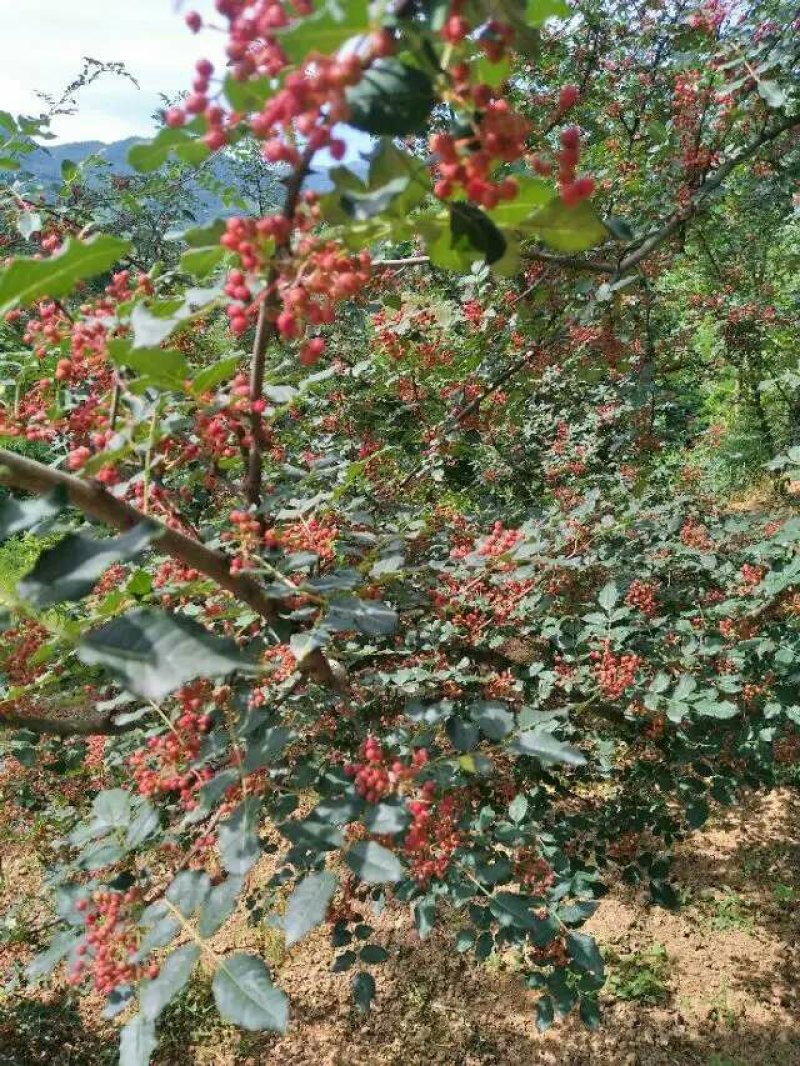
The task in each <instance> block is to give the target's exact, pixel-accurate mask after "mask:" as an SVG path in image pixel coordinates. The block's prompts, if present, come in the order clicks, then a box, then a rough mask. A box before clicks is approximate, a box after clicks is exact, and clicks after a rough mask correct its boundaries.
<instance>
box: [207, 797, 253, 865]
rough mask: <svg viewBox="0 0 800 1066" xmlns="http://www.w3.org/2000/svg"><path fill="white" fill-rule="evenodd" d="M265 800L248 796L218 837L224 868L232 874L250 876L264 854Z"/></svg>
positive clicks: (222, 825) (226, 821)
mask: <svg viewBox="0 0 800 1066" xmlns="http://www.w3.org/2000/svg"><path fill="white" fill-rule="evenodd" d="M260 815H261V800H260V799H258V797H256V796H248V797H247V799H246V800H243V801H242V803H240V804H239V806H238V807H237V808H236V810H235V811H234V812H233V814H232V815H231V816H230V818H227V819H226V820H225V821H224V822H222V823H221V824H220V827H219V831H218V834H217V845H218V847H219V854H220V859H221V860H222V865H223V866H224V867H225V870H226V871H227V872H228V873H229V874H240V875H241V874H246V873H247V871H248V870H249V869H250V868H251V867H252V866H253V865H254V864H255V862H256V861H257V860H258V857H259V855H260V854H261V844H260V843H259V839H258V824H259V818H260Z"/></svg>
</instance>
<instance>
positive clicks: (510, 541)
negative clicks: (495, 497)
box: [478, 521, 522, 559]
mask: <svg viewBox="0 0 800 1066" xmlns="http://www.w3.org/2000/svg"><path fill="white" fill-rule="evenodd" d="M521 537H522V533H520V531H519V530H518V529H506V528H505V527H504V526H503V523H502V522H500V521H497V522H495V524H494V525H493V526H492V532H491V533H490V534H489V536H488V537H487V538H486V540H485V541H484V542H483V544H481V546H480V548H478V555H483V556H484V557H485V558H487V559H494V558H496V557H497V556H498V555H505V554H506V552H510V551H511V549H512V548H513V547H514V545H515V544H516V543H517V542H518V541H519V540H520V539H521Z"/></svg>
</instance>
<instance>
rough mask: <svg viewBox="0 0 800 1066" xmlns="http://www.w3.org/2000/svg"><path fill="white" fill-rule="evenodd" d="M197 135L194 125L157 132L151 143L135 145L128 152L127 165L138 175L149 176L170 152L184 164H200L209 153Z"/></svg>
mask: <svg viewBox="0 0 800 1066" xmlns="http://www.w3.org/2000/svg"><path fill="white" fill-rule="evenodd" d="M198 133H199V126H197V125H195V124H191V125H190V126H184V127H182V128H181V129H169V128H165V129H162V130H159V132H158V133H157V134H156V136H155V137H154V138H153V139H152V141H148V142H146V143H145V144H135V145H134V146H133V147H132V148H131V149H130V150H129V151H128V163H129V164H130V165H131V166H132V167H133V169H134V170H138V171H139V173H140V174H150V173H152V171H154V170H158V168H159V167H160V166H163V165H164V163H166V161H167V159H168V158H169V155H170V152H172V151H174V152H175V154H176V155H177V156H179V158H181V159H182V160H183V161H184V162H187V163H192V164H197V163H201V162H202V161H203V159H205V158H207V157H208V156H209V155H210V154H211V153H210V151H209V149H208V147H207V146H206V145H205V143H204V142H203V141H202V140H201V139H200V137H199V136H198Z"/></svg>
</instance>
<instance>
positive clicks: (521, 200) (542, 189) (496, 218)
mask: <svg viewBox="0 0 800 1066" xmlns="http://www.w3.org/2000/svg"><path fill="white" fill-rule="evenodd" d="M514 180H515V181H516V182H517V185H519V192H518V193H517V195H516V196H515V198H514V199H513V200H504V201H503V202H502V203H500V204H498V205H497V207H493V208H492V209H491V211H489V212H488V214H489V218H490V219H491V220H492V222H495V223H496V224H497V225H498V226H510V227H514V226H517V225H520V224H521V223H523V222H525V221H526V220H527V219H529V218H530V217H531V215H533V214H534V213H535V212H536V211H538V210H539V208H541V207H544V206H545V204H549V203H550V202H551V200H553V199H554V197H553V186H552V184H551V183H550V182H549V181H545V179H544V178H535V177H532V176H528V175H524V174H523V175H520V176H515V178H514Z"/></svg>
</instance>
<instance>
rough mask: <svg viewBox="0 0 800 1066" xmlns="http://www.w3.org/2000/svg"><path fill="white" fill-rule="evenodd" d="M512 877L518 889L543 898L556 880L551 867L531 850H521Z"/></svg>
mask: <svg viewBox="0 0 800 1066" xmlns="http://www.w3.org/2000/svg"><path fill="white" fill-rule="evenodd" d="M514 877H515V879H516V881H517V882H518V883H519V886H520V888H522V889H524V890H525V891H526V892H530V893H531V894H532V895H534V896H544V895H545V894H546V892H547V890H548V889H549V888H550V887H551V886H552V885H553V884H554V882H555V879H556V875H555V872H554V871H553V867H552V866H551V865H550V863H549V862H547V860H546V859H542V858H540V856H539V855H538V854H537V853H536V850H535V849H533V848H523V850H522V851H520V852H519V854H518V855H517V857H516V861H515V863H514Z"/></svg>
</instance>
